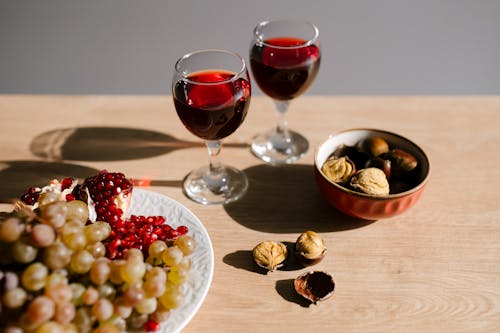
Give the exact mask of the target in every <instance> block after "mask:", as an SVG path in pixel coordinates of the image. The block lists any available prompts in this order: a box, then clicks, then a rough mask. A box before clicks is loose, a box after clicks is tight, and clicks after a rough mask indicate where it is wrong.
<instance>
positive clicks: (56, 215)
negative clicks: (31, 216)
mask: <svg viewBox="0 0 500 333" xmlns="http://www.w3.org/2000/svg"><path fill="white" fill-rule="evenodd" d="M67 212H68V207H66V203H65V202H64V201H57V202H52V203H50V204H46V205H41V206H40V217H41V218H42V223H45V224H49V225H51V226H52V227H54V228H55V229H57V228H60V227H62V226H63V225H64V223H66V213H67Z"/></svg>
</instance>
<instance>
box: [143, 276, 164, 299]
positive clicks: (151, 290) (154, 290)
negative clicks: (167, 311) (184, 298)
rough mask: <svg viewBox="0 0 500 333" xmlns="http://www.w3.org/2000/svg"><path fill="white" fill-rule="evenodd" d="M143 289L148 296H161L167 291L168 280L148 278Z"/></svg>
mask: <svg viewBox="0 0 500 333" xmlns="http://www.w3.org/2000/svg"><path fill="white" fill-rule="evenodd" d="M142 289H144V293H145V295H146V297H160V296H161V295H162V294H163V293H164V292H165V289H166V281H161V280H160V279H148V280H146V281H145V282H144V283H143V285H142Z"/></svg>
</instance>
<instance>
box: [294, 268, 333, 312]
mask: <svg viewBox="0 0 500 333" xmlns="http://www.w3.org/2000/svg"><path fill="white" fill-rule="evenodd" d="M293 286H294V288H295V291H296V292H297V293H298V294H299V295H301V296H302V297H304V298H306V299H308V300H310V301H311V302H312V303H314V304H316V303H317V302H319V301H321V300H324V299H326V298H328V297H329V296H331V295H333V291H334V289H335V281H334V280H333V277H332V276H331V275H330V274H328V273H326V272H321V271H314V272H307V273H305V274H302V275H299V276H298V277H297V278H295V280H294V281H293Z"/></svg>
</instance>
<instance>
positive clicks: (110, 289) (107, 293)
mask: <svg viewBox="0 0 500 333" xmlns="http://www.w3.org/2000/svg"><path fill="white" fill-rule="evenodd" d="M97 291H98V292H99V297H103V298H108V299H113V298H114V297H115V295H116V289H115V287H114V286H113V285H112V284H110V283H105V284H102V285H100V286H98V287H97Z"/></svg>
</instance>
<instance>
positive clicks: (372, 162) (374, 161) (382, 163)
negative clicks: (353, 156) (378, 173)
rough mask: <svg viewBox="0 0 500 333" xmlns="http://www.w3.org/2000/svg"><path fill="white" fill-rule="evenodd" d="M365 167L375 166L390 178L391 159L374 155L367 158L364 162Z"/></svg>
mask: <svg viewBox="0 0 500 333" xmlns="http://www.w3.org/2000/svg"><path fill="white" fill-rule="evenodd" d="M365 168H377V169H380V170H382V171H383V172H384V173H385V177H386V178H387V180H390V179H391V161H390V160H384V159H383V158H381V157H374V158H371V159H369V160H368V162H366V164H365Z"/></svg>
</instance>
